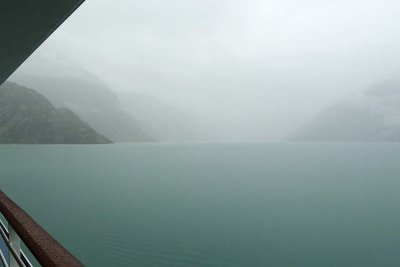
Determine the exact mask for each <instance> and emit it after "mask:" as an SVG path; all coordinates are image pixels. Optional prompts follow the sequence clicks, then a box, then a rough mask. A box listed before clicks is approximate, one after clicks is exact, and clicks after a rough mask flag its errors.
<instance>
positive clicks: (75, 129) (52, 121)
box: [0, 82, 111, 144]
mask: <svg viewBox="0 0 400 267" xmlns="http://www.w3.org/2000/svg"><path fill="white" fill-rule="evenodd" d="M110 142H111V141H110V140H109V139H108V138H106V137H104V136H102V135H100V134H98V133H97V132H96V131H95V130H93V129H92V128H91V127H90V126H89V124H87V123H86V122H84V121H82V120H81V119H80V118H79V117H78V116H77V115H75V114H74V113H73V112H72V111H71V110H69V109H67V108H55V107H54V106H53V105H52V104H51V103H50V102H49V101H48V100H47V99H46V98H45V97H44V96H42V95H40V94H39V93H37V92H36V91H34V90H32V89H29V88H26V87H23V86H20V85H18V84H15V83H10V82H5V83H4V84H3V85H1V86H0V143H11V144H20V143H23V144H105V143H110Z"/></svg>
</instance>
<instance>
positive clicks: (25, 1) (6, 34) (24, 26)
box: [0, 0, 84, 85]
mask: <svg viewBox="0 0 400 267" xmlns="http://www.w3.org/2000/svg"><path fill="white" fill-rule="evenodd" d="M83 1H84V0H0V85H1V84H2V83H3V82H4V81H5V80H6V79H7V78H8V77H9V76H10V75H11V74H12V73H13V72H14V71H15V70H16V69H17V68H18V67H19V66H20V65H21V64H22V63H23V62H24V61H25V59H26V58H27V57H29V56H30V55H31V54H32V53H33V51H35V50H36V48H38V47H39V46H40V44H41V43H43V41H44V40H46V39H47V37H49V36H50V34H52V33H53V32H54V30H56V29H57V27H58V26H60V25H61V24H62V23H63V22H64V21H65V20H66V19H67V18H68V16H69V15H71V14H72V13H73V12H74V11H75V9H77V8H78V7H79V5H80V4H82V2H83Z"/></svg>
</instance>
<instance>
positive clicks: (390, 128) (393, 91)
mask: <svg viewBox="0 0 400 267" xmlns="http://www.w3.org/2000/svg"><path fill="white" fill-rule="evenodd" d="M289 140H291V141H311V142H312V141H321V142H325V141H326V142H400V82H396V81H391V82H384V83H381V84H378V85H375V86H373V87H371V88H369V89H368V90H366V91H365V92H364V94H363V95H362V96H361V97H360V98H359V99H353V100H347V101H342V102H340V103H337V104H335V105H333V106H331V107H328V108H327V109H325V110H324V111H322V112H321V113H319V114H317V116H315V118H314V119H313V120H312V121H311V122H309V123H308V124H306V125H305V126H303V127H302V128H301V129H299V130H298V131H297V132H295V133H294V134H292V135H291V136H290V137H289Z"/></svg>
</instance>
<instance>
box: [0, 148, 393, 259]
mask: <svg viewBox="0 0 400 267" xmlns="http://www.w3.org/2000/svg"><path fill="white" fill-rule="evenodd" d="M0 188H1V189H2V190H3V191H5V192H6V193H7V194H8V195H9V196H10V197H12V198H13V199H14V200H15V201H16V202H18V203H19V204H20V205H21V206H22V207H24V208H25V209H26V210H27V211H28V212H29V213H30V214H31V215H32V216H33V217H34V218H35V219H36V220H37V221H38V222H39V223H41V224H42V225H43V226H44V227H45V228H46V229H47V230H48V231H49V232H50V233H52V234H53V235H54V236H55V237H56V238H57V239H58V240H59V241H60V242H61V243H62V244H64V245H65V246H66V247H67V248H68V249H70V251H71V252H72V253H73V254H75V255H76V256H77V257H78V258H79V259H80V260H81V261H82V262H83V263H85V264H86V265H87V266H400V253H399V249H400V209H399V203H400V145H395V144H285V143H282V144H279V143H277V144H238V145H236V144H221V145H216V144H140V145H99V146H85V145H79V146H47V145H46V146H43V145H21V146H0Z"/></svg>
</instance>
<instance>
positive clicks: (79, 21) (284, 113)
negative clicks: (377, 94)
mask: <svg viewBox="0 0 400 267" xmlns="http://www.w3.org/2000/svg"><path fill="white" fill-rule="evenodd" d="M399 11H400V2H399V1H396V0H390V1H389V0H353V1H347V0H336V1H330V0H304V1H301V0H271V1H266V0H263V1H262V0H250V1H249V0H242V1H239V0H236V1H235V0H173V1H166V0H158V1H157V0H146V1H142V0H141V1H139V0H115V1H109V0H86V2H85V3H84V4H83V5H82V6H81V7H80V8H79V9H78V10H77V11H76V12H75V13H74V14H73V15H72V16H71V17H70V18H69V19H68V20H67V21H66V22H65V23H64V24H63V25H62V26H61V27H60V28H59V29H58V30H57V31H56V32H55V33H54V34H53V35H52V36H51V37H50V38H49V39H48V40H47V41H46V42H45V43H44V44H43V45H42V47H40V48H39V49H38V51H36V52H35V53H37V54H40V53H41V54H52V55H57V56H63V57H67V58H69V59H71V60H72V61H75V62H76V63H77V64H79V65H81V66H83V67H84V68H86V69H88V70H90V71H91V72H93V73H95V74H96V75H98V76H99V77H100V78H101V79H102V80H103V81H104V82H105V83H106V84H107V85H109V86H110V88H112V89H113V90H115V91H116V92H118V91H138V92H144V93H148V94H152V95H155V96H157V97H160V98H161V99H164V100H165V101H167V102H168V103H171V104H173V105H175V106H177V107H179V108H182V109H186V110H188V111H191V112H195V113H197V114H200V115H201V116H203V117H206V118H207V119H208V120H209V121H211V122H214V123H215V124H217V125H219V127H220V128H221V129H223V130H226V131H227V132H230V133H234V134H233V139H235V140H242V141H252V140H264V139H265V140H279V139H280V138H282V137H284V136H285V135H287V134H289V133H290V132H291V131H293V130H294V129H296V128H297V127H299V126H300V125H302V124H304V123H306V122H307V121H308V120H309V119H310V118H311V117H312V116H313V115H314V114H315V113H317V112H318V111H319V110H322V109H323V108H324V107H326V106H327V105H329V104H332V103H334V102H336V101H338V100H340V99H342V98H346V97H348V96H350V95H352V94H356V93H357V92H359V91H360V90H362V89H363V88H365V87H368V86H370V85H371V84H373V83H377V82H381V81H384V80H387V79H392V78H393V77H396V76H397V75H398V74H399V71H398V68H399V59H400V53H399V51H400V49H399V47H400V46H399V45H400V37H399V34H398V26H399V25H400V19H399V16H398V14H399ZM28 63H29V60H28ZM37 67H38V69H39V71H40V66H37ZM20 71H23V66H22V68H21V70H20ZM43 71H45V70H44V69H43Z"/></svg>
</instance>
